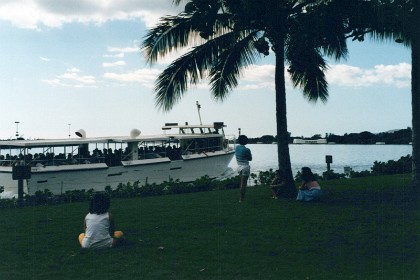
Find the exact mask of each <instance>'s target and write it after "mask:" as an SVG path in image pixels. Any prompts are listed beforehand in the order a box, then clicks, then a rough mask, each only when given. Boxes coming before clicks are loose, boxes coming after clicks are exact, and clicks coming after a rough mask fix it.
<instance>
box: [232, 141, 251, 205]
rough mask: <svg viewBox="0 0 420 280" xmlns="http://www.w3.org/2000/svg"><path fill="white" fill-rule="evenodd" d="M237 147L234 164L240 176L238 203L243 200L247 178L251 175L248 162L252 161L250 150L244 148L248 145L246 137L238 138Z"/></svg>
mask: <svg viewBox="0 0 420 280" xmlns="http://www.w3.org/2000/svg"><path fill="white" fill-rule="evenodd" d="M238 143H239V145H237V146H236V148H235V156H236V162H237V163H238V173H239V176H241V186H240V198H239V202H243V201H244V200H245V190H246V186H247V184H248V178H249V175H250V173H251V167H250V166H249V162H250V161H252V154H251V150H250V149H248V148H247V147H245V145H246V144H248V137H246V136H245V135H240V136H239V137H238Z"/></svg>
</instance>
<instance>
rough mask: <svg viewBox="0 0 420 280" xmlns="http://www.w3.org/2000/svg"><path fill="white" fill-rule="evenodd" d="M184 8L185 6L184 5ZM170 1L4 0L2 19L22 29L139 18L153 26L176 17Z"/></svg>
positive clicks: (175, 9)
mask: <svg viewBox="0 0 420 280" xmlns="http://www.w3.org/2000/svg"><path fill="white" fill-rule="evenodd" d="M181 7H182V5H181ZM181 7H174V6H173V5H172V4H171V1H168V0H153V1H150V0H137V1H134V0H119V1H112V0H2V1H0V20H5V21H9V22H11V23H12V24H13V25H15V26H17V27H20V28H29V29H35V30H40V29H41V28H42V26H47V27H51V28H59V27H61V26H62V25H63V24H66V23H71V22H80V23H94V24H102V23H104V22H107V21H113V20H131V19H135V18H139V19H141V20H143V21H144V22H145V24H146V25H147V26H148V27H150V26H153V25H155V24H156V23H157V22H158V20H159V18H160V17H162V16H165V15H167V14H177V13H178V12H179V11H180V8H181Z"/></svg>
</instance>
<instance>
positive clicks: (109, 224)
mask: <svg viewBox="0 0 420 280" xmlns="http://www.w3.org/2000/svg"><path fill="white" fill-rule="evenodd" d="M110 206H111V200H110V198H109V196H108V195H107V194H105V193H100V192H97V193H95V194H94V195H93V197H92V199H91V201H90V206H89V213H88V214H87V215H86V217H85V222H84V229H85V232H84V233H81V234H80V235H79V243H80V245H81V246H82V248H103V247H115V246H116V245H117V243H118V241H119V240H120V238H121V237H122V236H123V232H122V231H114V220H113V219H112V216H111V213H110V212H108V210H109V207H110ZM111 236H112V237H111Z"/></svg>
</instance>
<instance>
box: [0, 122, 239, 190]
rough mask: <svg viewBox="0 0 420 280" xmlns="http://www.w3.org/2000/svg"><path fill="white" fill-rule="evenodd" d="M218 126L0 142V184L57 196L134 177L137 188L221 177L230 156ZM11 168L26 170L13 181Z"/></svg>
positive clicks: (230, 148) (114, 184)
mask: <svg viewBox="0 0 420 280" xmlns="http://www.w3.org/2000/svg"><path fill="white" fill-rule="evenodd" d="M223 127H225V125H224V124H223V123H222V122H215V123H213V124H212V125H201V124H200V125H188V123H186V124H185V125H178V124H177V123H168V124H165V126H163V127H162V129H163V134H161V135H158V136H143V135H141V134H140V131H139V130H137V129H133V130H132V131H131V133H130V135H129V136H126V137H97V138H86V133H85V132H84V131H83V130H79V131H78V132H76V135H78V136H79V138H68V139H55V140H52V139H51V140H18V139H17V140H7V141H0V187H4V191H5V192H11V193H13V194H17V193H18V182H19V181H20V184H22V181H23V191H24V193H27V194H34V193H35V192H36V191H44V190H45V189H48V190H49V191H51V192H52V193H53V194H62V193H65V192H66V191H68V190H81V189H85V190H89V189H94V190H98V191H102V190H104V189H105V187H106V186H110V187H111V188H113V189H115V188H116V187H117V186H118V184H120V183H124V184H125V183H128V182H131V183H133V182H136V181H139V182H140V186H142V185H145V184H147V183H149V184H152V183H162V182H164V181H168V180H169V179H174V180H176V179H179V180H180V181H183V182H189V181H194V180H195V179H197V178H200V177H202V176H204V175H208V176H209V177H210V178H216V177H220V176H221V175H222V174H223V173H224V172H225V171H226V170H227V167H228V164H229V163H230V161H231V159H232V157H233V155H234V147H233V146H231V145H230V144H229V142H231V141H229V139H227V138H226V136H225V133H224V130H223ZM174 130H176V131H174ZM16 166H20V167H22V166H24V169H26V170H28V171H27V172H26V173H29V174H25V175H23V177H22V178H24V179H21V180H17V177H16V176H18V175H16V171H15V174H13V171H14V170H17V169H16V168H14V167H16ZM21 170H22V169H21ZM19 176H21V175H19Z"/></svg>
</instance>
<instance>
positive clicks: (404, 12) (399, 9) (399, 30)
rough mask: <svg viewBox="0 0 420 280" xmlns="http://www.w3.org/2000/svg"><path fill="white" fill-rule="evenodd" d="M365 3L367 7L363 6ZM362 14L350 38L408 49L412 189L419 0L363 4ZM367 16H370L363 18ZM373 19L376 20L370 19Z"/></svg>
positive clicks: (418, 112)
mask: <svg viewBox="0 0 420 280" xmlns="http://www.w3.org/2000/svg"><path fill="white" fill-rule="evenodd" d="M367 2H369V3H367ZM363 12H364V13H365V14H364V15H362V14H361V13H360V11H355V13H354V14H358V16H357V17H358V18H361V19H362V20H360V21H358V22H356V21H354V22H353V23H354V25H353V30H354V32H353V34H351V35H353V36H354V37H355V38H357V39H359V40H363V38H364V35H365V34H370V35H371V37H372V38H373V39H376V40H379V41H395V42H396V43H400V44H403V45H404V46H406V47H411V59H412V60H411V63H412V70H411V98H412V102H411V105H412V125H413V128H412V134H413V135H412V137H413V141H412V143H413V145H412V148H413V152H412V159H413V164H412V167H413V172H412V174H413V177H412V183H413V186H416V187H418V186H419V184H420V163H419V162H420V87H419V80H420V66H419V59H420V58H419V53H420V31H419V29H418V25H419V19H420V1H419V0H372V1H366V2H365V8H364V9H363ZM366 13H369V14H370V15H371V16H366ZM372 15H376V16H372Z"/></svg>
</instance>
